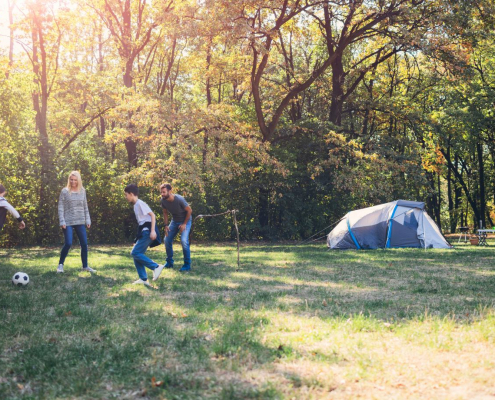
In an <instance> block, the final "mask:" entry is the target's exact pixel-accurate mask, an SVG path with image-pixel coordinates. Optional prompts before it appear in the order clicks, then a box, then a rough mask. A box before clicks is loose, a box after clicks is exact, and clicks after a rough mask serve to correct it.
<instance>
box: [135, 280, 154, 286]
mask: <svg viewBox="0 0 495 400" xmlns="http://www.w3.org/2000/svg"><path fill="white" fill-rule="evenodd" d="M132 284H133V285H138V284H142V285H146V286H151V285H150V283H149V282H148V281H143V280H142V279H138V280H137V281H135V282H132Z"/></svg>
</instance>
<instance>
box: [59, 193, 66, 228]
mask: <svg viewBox="0 0 495 400" xmlns="http://www.w3.org/2000/svg"><path fill="white" fill-rule="evenodd" d="M58 219H59V221H60V226H63V225H67V224H66V223H65V192H64V190H63V189H62V191H61V192H60V197H59V198H58Z"/></svg>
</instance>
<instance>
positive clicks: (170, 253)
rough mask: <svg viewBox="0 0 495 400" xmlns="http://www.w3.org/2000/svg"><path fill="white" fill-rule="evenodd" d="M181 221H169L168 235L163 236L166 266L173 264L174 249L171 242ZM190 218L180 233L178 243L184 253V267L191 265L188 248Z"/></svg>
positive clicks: (177, 231)
mask: <svg viewBox="0 0 495 400" xmlns="http://www.w3.org/2000/svg"><path fill="white" fill-rule="evenodd" d="M181 225H182V222H174V221H173V220H172V222H170V226H169V229H170V230H169V231H168V235H167V236H166V237H165V250H166V251H167V267H172V266H173V265H174V249H173V247H172V244H173V242H174V238H175V237H176V236H177V233H179V226H181ZM191 225H192V221H191V218H190V219H189V221H187V224H186V229H184V232H182V233H181V234H180V243H181V244H182V252H183V253H184V267H191V249H190V248H189V233H190V232H191Z"/></svg>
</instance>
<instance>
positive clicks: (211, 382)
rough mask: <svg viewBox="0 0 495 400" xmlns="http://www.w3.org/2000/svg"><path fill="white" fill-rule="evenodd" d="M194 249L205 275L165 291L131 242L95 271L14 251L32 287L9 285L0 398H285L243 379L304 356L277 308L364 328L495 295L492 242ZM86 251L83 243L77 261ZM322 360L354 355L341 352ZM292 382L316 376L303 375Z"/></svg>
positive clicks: (178, 279) (9, 268) (172, 281)
mask: <svg viewBox="0 0 495 400" xmlns="http://www.w3.org/2000/svg"><path fill="white" fill-rule="evenodd" d="M194 250H195V251H194V252H193V256H194V258H193V271H192V272H191V273H186V274H181V273H179V272H177V270H172V271H171V270H165V271H164V272H163V276H162V278H160V280H159V281H157V282H156V287H157V288H156V289H154V290H153V289H147V288H143V287H136V286H133V285H129V284H130V283H131V282H132V281H133V280H134V279H136V272H135V270H134V267H133V266H132V261H131V259H130V257H129V251H130V247H126V248H117V249H114V250H112V249H111V248H110V249H109V248H93V249H91V253H90V258H91V260H94V262H97V263H99V266H98V273H97V274H96V275H93V276H90V275H89V274H87V275H86V274H85V273H84V274H83V273H82V272H80V271H79V270H78V269H76V268H67V272H66V273H65V274H63V276H61V275H59V274H56V272H55V271H54V270H53V265H52V264H53V259H56V258H57V257H58V250H46V251H44V250H39V251H38V250H36V251H31V250H27V251H17V250H16V251H10V250H9V251H7V255H8V257H6V258H4V257H2V260H1V264H2V270H3V271H4V273H6V274H8V276H10V274H11V273H14V272H16V270H17V269H18V268H19V267H20V266H23V267H24V266H26V270H28V272H29V274H30V276H31V279H32V283H33V285H32V286H31V287H30V288H28V290H16V289H15V288H10V287H8V289H6V290H2V291H1V292H0V317H1V319H2V321H4V323H3V324H2V325H1V326H0V344H1V348H0V350H1V351H2V353H1V354H0V357H1V360H2V361H3V363H2V364H3V366H2V367H0V378H3V379H0V395H1V396H0V397H2V398H21V397H30V396H31V397H41V398H43V397H44V398H52V397H86V398H112V397H113V398H135V397H138V396H148V397H151V398H153V397H160V396H166V397H167V398H199V397H201V398H232V399H234V398H239V399H241V398H268V399H269V398H277V397H281V396H282V394H281V392H280V390H279V389H277V387H275V386H271V385H270V384H267V383H265V382H258V381H257V380H253V379H248V378H247V377H246V376H243V375H242V374H241V371H245V370H256V369H257V368H262V367H263V366H265V365H270V364H273V363H275V361H276V360H278V359H284V360H291V359H297V358H299V357H302V354H301V353H298V350H296V349H294V348H292V347H291V346H289V345H286V344H283V343H274V342H267V341H266V340H265V338H264V332H265V327H267V326H270V324H271V323H272V321H271V318H274V317H275V316H278V315H287V316H290V317H300V319H301V321H308V322H309V321H310V319H311V318H313V317H315V316H317V317H318V318H319V319H320V320H322V321H337V323H340V322H342V321H345V320H346V319H347V318H349V317H351V318H353V319H354V322H353V325H352V327H351V328H352V329H355V330H358V331H373V330H377V329H380V328H379V326H382V325H383V324H382V322H384V321H391V320H393V321H396V320H405V321H406V322H407V321H411V320H415V319H418V318H421V317H422V316H424V314H425V310H428V313H429V314H430V315H431V314H433V315H436V316H438V317H439V318H444V317H451V316H453V315H456V316H459V315H460V316H464V315H466V314H471V315H472V314H473V310H475V309H476V308H478V307H484V308H492V307H493V303H494V300H495V290H494V289H495V273H494V272H495V258H494V256H493V254H492V250H491V249H471V248H461V249H459V250H454V251H434V250H432V251H426V252H425V251H423V250H386V251H382V250H378V251H362V252H357V251H348V252H332V251H327V250H326V249H325V248H322V247H319V246H304V247H302V246H301V247H287V246H261V247H243V248H242V259H241V260H242V265H241V268H240V269H238V268H237V266H236V262H235V250H234V248H233V247H232V249H227V250H225V247H222V248H218V249H217V248H216V246H214V245H213V246H211V247H210V246H205V245H201V246H198V247H196V248H195V249H194ZM74 253H75V254H74ZM3 254H5V252H4V251H2V256H3ZM151 254H152V256H163V249H162V252H161V253H160V252H156V254H155V252H151ZM177 254H178V256H181V252H177ZM77 257H78V254H77V248H76V249H74V250H73V254H72V259H71V262H72V263H73V262H74V260H77ZM460 318H461V319H462V322H463V323H470V322H471V320H470V319H469V318H464V317H460ZM380 324H381V325H380ZM287 328H290V327H287ZM311 357H313V358H318V357H319V358H321V359H322V360H323V361H324V362H326V363H330V364H331V363H341V362H345V360H344V359H343V358H342V357H340V356H339V354H337V353H335V354H333V353H332V354H317V353H315V354H313V355H311ZM68 377H70V383H69V384H67V382H68V381H67V379H68ZM286 378H287V382H288V384H293V385H296V386H297V385H298V384H301V382H303V381H304V378H303V376H302V374H301V375H299V374H298V373H297V372H294V373H291V375H290V376H287V377H286ZM157 382H159V384H157ZM298 382H299V383H298ZM19 384H20V385H21V386H22V387H23V388H24V389H22V390H24V392H22V390H20V389H19Z"/></svg>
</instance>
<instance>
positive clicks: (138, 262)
mask: <svg viewBox="0 0 495 400" xmlns="http://www.w3.org/2000/svg"><path fill="white" fill-rule="evenodd" d="M152 241H153V240H151V239H150V231H149V230H145V231H142V233H141V237H140V238H139V239H138V241H137V242H136V244H135V245H134V247H133V248H132V251H131V256H132V258H134V265H135V266H136V270H137V273H138V275H139V278H140V279H142V280H143V281H145V280H147V279H148V275H147V274H146V268H145V267H147V268H149V269H151V270H154V269H155V268H156V267H158V264H157V263H156V262H154V261H153V260H152V259H150V258H149V257H147V256H146V255H145V254H144V253H146V250H147V249H148V246H149V245H150V243H151V242H152Z"/></svg>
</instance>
